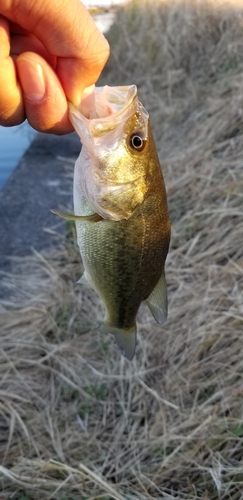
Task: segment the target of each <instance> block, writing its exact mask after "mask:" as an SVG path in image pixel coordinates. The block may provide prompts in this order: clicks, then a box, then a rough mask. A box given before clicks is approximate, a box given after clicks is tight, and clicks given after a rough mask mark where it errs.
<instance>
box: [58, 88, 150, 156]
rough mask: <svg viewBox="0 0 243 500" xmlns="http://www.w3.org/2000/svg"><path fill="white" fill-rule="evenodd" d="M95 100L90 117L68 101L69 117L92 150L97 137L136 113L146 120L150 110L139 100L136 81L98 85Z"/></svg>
mask: <svg viewBox="0 0 243 500" xmlns="http://www.w3.org/2000/svg"><path fill="white" fill-rule="evenodd" d="M92 101H93V109H91V110H90V113H89V115H90V116H89V118H87V117H86V116H84V115H83V114H82V113H81V112H80V111H79V110H78V109H77V108H75V106H74V105H73V104H71V103H68V107H69V118H70V121H71V123H72V125H73V126H74V128H75V130H76V131H77V132H78V134H79V136H80V138H81V142H82V144H83V145H84V146H85V148H86V149H87V150H89V151H90V150H92V147H93V146H94V144H95V143H96V139H99V138H101V137H102V136H104V135H106V134H108V133H109V132H111V131H113V130H114V129H115V128H116V127H118V125H120V124H121V123H125V122H126V121H127V120H128V119H129V118H130V117H131V116H132V115H134V113H136V112H139V113H140V114H142V115H143V117H144V122H147V118H148V113H147V111H146V110H145V109H144V107H143V106H142V104H141V103H140V102H139V100H138V97H137V87H136V85H127V86H117V87H109V86H108V85H106V86H105V87H95V90H94V96H93V99H92Z"/></svg>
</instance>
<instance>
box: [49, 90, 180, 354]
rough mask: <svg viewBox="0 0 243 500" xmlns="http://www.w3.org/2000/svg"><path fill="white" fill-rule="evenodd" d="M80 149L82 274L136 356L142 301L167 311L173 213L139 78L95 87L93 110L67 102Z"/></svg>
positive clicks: (77, 189) (108, 329) (77, 194)
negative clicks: (140, 94)
mask: <svg viewBox="0 0 243 500" xmlns="http://www.w3.org/2000/svg"><path fill="white" fill-rule="evenodd" d="M69 117H70V121H71V122H72V124H73V127H74V129H75V130H76V132H77V134H78V135H79V137H80V139H81V143H82V149H81V153H80V156H79V158H78V159H77V161H76V163H75V169H74V183H73V197H74V214H70V215H69V214H63V213H60V212H57V211H54V213H57V214H58V215H61V216H62V217H64V218H67V219H72V220H75V221H76V232H77V241H78V246H79V249H80V253H81V257H82V262H83V266H84V274H83V276H82V277H81V279H80V280H79V283H81V284H85V285H89V286H91V287H92V288H93V289H94V290H95V291H96V293H97V294H98V295H99V297H100V298H101V300H102V302H103V304H104V306H105V318H104V322H103V324H101V325H100V326H99V330H100V331H101V332H103V333H111V334H114V336H115V339H116V342H117V344H118V346H119V348H120V350H121V352H122V354H123V355H124V356H125V357H126V358H127V359H129V360H132V358H133V357H134V354H135V348H136V334H137V325H136V317H137V313H138V310H139V307H140V305H141V303H142V302H143V301H145V303H146V304H147V305H148V307H149V309H150V311H151V313H152V315H153V316H154V318H155V320H156V321H157V322H158V323H160V324H163V323H164V322H165V321H166V318H167V308H168V305H167V289H166V280H165V270H164V267H165V260H166V256H167V253H168V249H169V243H170V219H169V213H168V206H167V196H166V190H165V184H164V179H163V174H162V170H161V166H160V162H159V158H158V154H157V151H156V146H155V142H154V138H153V134H152V129H151V123H150V118H149V114H148V112H147V111H146V110H145V108H144V107H143V105H142V104H141V102H140V101H139V99H138V92H137V87H136V86H135V85H128V86H117V87H109V86H104V87H95V90H94V95H93V106H92V109H91V111H90V113H89V117H87V116H84V115H83V114H82V113H81V112H80V110H79V109H77V108H75V106H73V105H72V104H71V103H69Z"/></svg>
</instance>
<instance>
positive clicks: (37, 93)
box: [18, 59, 46, 103]
mask: <svg viewBox="0 0 243 500" xmlns="http://www.w3.org/2000/svg"><path fill="white" fill-rule="evenodd" d="M18 73H19V78H20V81H21V85H22V88H23V91H24V94H25V97H26V99H28V100H29V101H31V102H33V103H34V102H39V101H42V100H43V99H44V97H45V92H46V87H45V79H44V74H43V69H42V67H41V65H40V64H38V63H33V61H29V60H28V59H25V60H23V59H22V60H21V61H19V62H18Z"/></svg>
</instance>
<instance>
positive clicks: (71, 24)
mask: <svg viewBox="0 0 243 500" xmlns="http://www.w3.org/2000/svg"><path fill="white" fill-rule="evenodd" d="M54 7H55V8H54ZM0 10H1V13H2V14H3V15H4V16H6V17H7V18H8V19H10V20H11V21H12V22H14V23H16V24H18V25H20V26H21V27H22V28H24V29H26V30H27V31H28V32H29V33H33V34H34V35H35V36H36V37H37V38H38V39H39V40H40V41H41V42H42V43H43V45H44V46H45V48H46V49H47V50H48V52H49V53H50V54H52V55H53V56H57V58H58V59H57V66H56V73H57V75H58V77H59V79H60V81H61V84H62V86H63V89H64V92H65V94H66V96H67V99H68V100H69V101H71V102H72V103H73V104H74V105H76V106H78V105H79V104H80V102H81V96H82V92H83V90H84V88H86V87H87V86H90V85H92V84H93V83H95V82H96V81H97V79H98V77H99V75H100V73H101V71H102V69H103V67H104V65H105V63H106V61H107V58H108V56H109V45H108V42H107V41H106V39H105V38H104V36H103V35H102V33H101V32H100V31H99V30H98V28H97V27H96V25H95V23H94V21H93V19H92V17H91V16H90V14H89V13H88V11H87V9H86V8H85V6H84V5H83V4H82V3H81V2H80V0H72V2H70V0H56V1H55V3H54V2H53V0H44V1H42V2H36V0H28V1H24V0H21V1H19V0H1V6H0Z"/></svg>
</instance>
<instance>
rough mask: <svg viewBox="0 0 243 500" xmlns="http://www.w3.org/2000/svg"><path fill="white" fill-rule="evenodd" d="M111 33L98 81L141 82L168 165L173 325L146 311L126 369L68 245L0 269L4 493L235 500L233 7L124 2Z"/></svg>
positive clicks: (239, 214) (241, 36) (241, 403)
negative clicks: (3, 286) (13, 270)
mask: <svg viewBox="0 0 243 500" xmlns="http://www.w3.org/2000/svg"><path fill="white" fill-rule="evenodd" d="M151 26H153V31H152V30H151V29H150V30H149V28H151ZM110 38H111V42H112V46H113V51H112V58H111V60H110V62H109V65H108V66H107V71H106V74H105V75H104V80H105V83H108V84H126V83H137V84H138V86H139V90H140V97H141V100H142V101H143V103H144V104H145V105H146V107H147V108H148V109H149V111H150V114H151V118H152V123H153V125H154V132H155V136H156V141H157V145H158V150H159V154H160V158H161V163H162V166H163V171H164V175H165V180H166V185H167V191H168V200H169V207H170V215H171V222H172V242H171V249H170V253H169V257H168V262H167V281H168V290H169V319H168V322H167V323H166V325H165V326H164V327H163V328H161V327H160V326H158V325H156V324H155V323H154V321H153V319H152V318H151V317H150V314H149V313H148V311H147V309H146V308H145V307H142V308H141V311H140V314H139V318H138V319H139V336H138V349H137V354H136V357H135V359H134V361H133V362H132V363H130V362H128V361H127V360H125V359H123V358H122V357H121V356H120V353H119V351H118V350H117V348H116V346H115V345H114V341H113V339H112V338H110V337H105V336H103V335H101V334H99V333H98V332H97V331H96V330H95V327H96V325H97V324H98V322H99V321H100V319H101V317H102V312H103V310H102V305H101V304H100V302H99V300H98V299H97V297H96V296H95V294H94V292H92V291H91V290H89V289H87V288H85V287H84V286H79V285H75V281H76V279H77V278H78V277H79V275H80V273H81V265H80V261H79V257H78V253H77V250H76V248H75V246H74V245H70V243H69V244H68V245H67V248H66V249H64V250H63V251H62V252H61V253H59V254H58V253H57V254H56V255H52V256H47V258H44V256H43V255H38V254H35V255H33V257H32V258H30V259H28V261H27V262H25V261H23V260H22V261H21V262H19V264H18V266H19V274H18V275H16V276H15V277H14V276H3V277H2V282H5V283H7V286H8V288H9V291H10V292H11V294H12V299H11V300H9V301H8V303H7V302H5V303H2V314H1V316H0V329H1V346H0V347H1V350H0V373H1V380H0V432H1V434H0V456H1V467H0V478H1V479H0V480H1V485H2V486H1V489H2V492H3V493H2V497H0V498H3V499H5V498H9V499H10V498H11V499H13V500H20V499H21V498H22V499H24V498H25V500H26V498H27V500H29V499H31V500H33V499H38V500H39V499H56V500H91V499H92V500H98V499H100V500H101V499H102V500H110V499H117V500H149V499H157V500H160V499H168V500H169V499H171V500H172V499H173V500H174V499H186V500H197V499H204V500H206V499H210V500H217V499H222V500H229V499H231V500H239V499H242V498H243V493H242V491H243V424H242V420H243V399H242V396H243V91H242V88H243V87H242V81H243V61H242V58H243V50H242V47H243V14H242V12H241V11H239V10H237V9H236V7H235V8H233V7H232V6H231V7H228V6H224V8H222V6H221V7H220V8H219V5H218V3H217V2H216V3H215V2H214V3H213V4H212V3H211V2H194V3H193V5H192V4H189V3H188V2H187V3H182V2H180V3H178V2H172V1H171V2H169V3H166V2H159V4H158V5H157V4H155V2H153V5H152V4H149V5H148V4H146V5H142V6H140V7H139V6H138V5H136V4H133V6H131V7H128V8H126V10H125V11H124V12H123V13H121V14H120V17H119V20H118V24H116V26H115V27H114V28H113V29H112V30H111V33H110ZM103 83H104V81H103ZM14 297H15V298H14ZM86 332H87V333H86Z"/></svg>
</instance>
